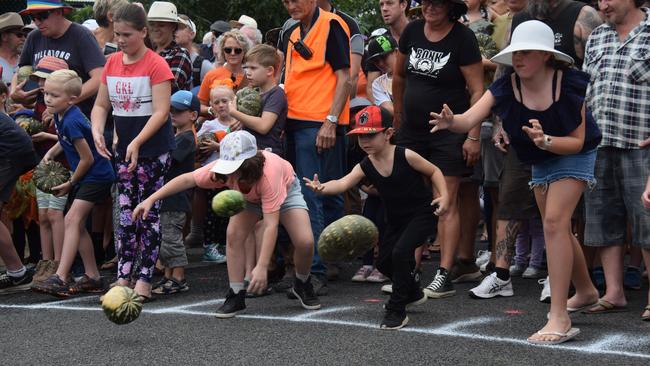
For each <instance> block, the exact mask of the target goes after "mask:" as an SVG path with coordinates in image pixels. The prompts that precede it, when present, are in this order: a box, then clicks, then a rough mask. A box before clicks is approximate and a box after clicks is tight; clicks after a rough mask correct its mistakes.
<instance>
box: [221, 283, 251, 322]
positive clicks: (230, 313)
mask: <svg viewBox="0 0 650 366" xmlns="http://www.w3.org/2000/svg"><path fill="white" fill-rule="evenodd" d="M244 309H246V290H241V291H239V292H238V293H235V292H234V291H233V290H232V289H229V290H228V294H227V295H226V301H225V302H224V303H223V305H221V307H220V308H219V309H217V312H216V313H215V314H214V316H216V317H217V318H220V319H228V318H232V317H234V316H235V315H237V313H238V312H240V311H242V310H244Z"/></svg>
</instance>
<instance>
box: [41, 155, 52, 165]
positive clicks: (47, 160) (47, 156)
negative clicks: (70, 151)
mask: <svg viewBox="0 0 650 366" xmlns="http://www.w3.org/2000/svg"><path fill="white" fill-rule="evenodd" d="M50 160H52V157H51V156H50V153H45V155H43V159H41V161H42V162H43V163H47V162H49V161H50Z"/></svg>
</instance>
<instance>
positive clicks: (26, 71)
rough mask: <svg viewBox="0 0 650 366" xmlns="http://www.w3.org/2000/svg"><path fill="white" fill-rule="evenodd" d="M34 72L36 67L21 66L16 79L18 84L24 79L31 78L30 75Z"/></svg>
mask: <svg viewBox="0 0 650 366" xmlns="http://www.w3.org/2000/svg"><path fill="white" fill-rule="evenodd" d="M33 72H34V68H33V67H31V66H29V65H27V66H21V67H20V68H18V71H17V72H16V73H17V75H16V81H17V83H18V84H20V83H22V82H23V81H25V80H27V79H29V76H30V75H31V74H32V73H33Z"/></svg>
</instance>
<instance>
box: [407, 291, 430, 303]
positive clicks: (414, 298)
mask: <svg viewBox="0 0 650 366" xmlns="http://www.w3.org/2000/svg"><path fill="white" fill-rule="evenodd" d="M427 299H428V297H427V295H426V294H425V293H424V291H422V289H421V288H420V287H418V288H417V289H416V291H415V292H413V293H412V294H411V296H410V297H409V302H408V303H407V304H406V307H407V308H409V307H411V306H417V305H422V304H424V303H425V302H427Z"/></svg>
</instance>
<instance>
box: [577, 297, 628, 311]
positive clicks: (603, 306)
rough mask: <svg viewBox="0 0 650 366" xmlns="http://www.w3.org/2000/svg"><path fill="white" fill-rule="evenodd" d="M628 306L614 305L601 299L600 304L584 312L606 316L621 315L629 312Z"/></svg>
mask: <svg viewBox="0 0 650 366" xmlns="http://www.w3.org/2000/svg"><path fill="white" fill-rule="evenodd" d="M627 310H628V309H627V306H619V305H614V304H612V303H611V302H609V301H607V300H605V299H600V300H598V303H597V304H596V305H594V306H592V307H590V308H589V309H587V310H583V311H582V313H583V314H606V313H620V312H624V311H627Z"/></svg>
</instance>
